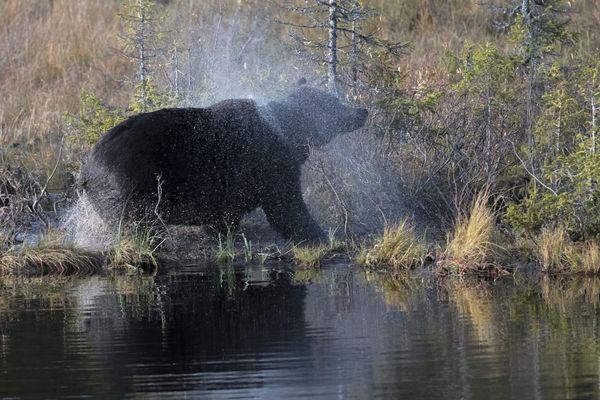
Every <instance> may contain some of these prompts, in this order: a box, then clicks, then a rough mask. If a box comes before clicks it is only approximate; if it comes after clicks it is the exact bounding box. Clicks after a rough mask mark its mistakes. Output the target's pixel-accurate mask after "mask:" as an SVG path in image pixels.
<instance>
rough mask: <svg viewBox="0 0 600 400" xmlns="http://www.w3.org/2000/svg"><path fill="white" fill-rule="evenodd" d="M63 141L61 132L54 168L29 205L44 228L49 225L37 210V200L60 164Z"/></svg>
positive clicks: (43, 192)
mask: <svg viewBox="0 0 600 400" xmlns="http://www.w3.org/2000/svg"><path fill="white" fill-rule="evenodd" d="M64 142H65V135H64V134H63V135H62V137H61V138H60V147H59V148H58V157H56V163H54V168H52V172H51V173H50V175H48V178H47V179H46V183H45V184H44V186H43V187H42V188H41V191H40V195H39V196H37V195H35V194H34V200H33V204H32V205H31V210H32V211H33V212H34V213H35V214H36V215H37V216H38V218H39V219H40V220H41V221H42V222H43V223H44V225H46V228H48V227H49V223H48V220H47V219H46V217H44V216H43V214H42V213H41V211H39V210H38V207H39V200H40V199H42V198H43V197H44V195H45V194H46V190H48V185H49V184H50V180H51V179H52V178H53V177H54V175H55V174H56V171H57V170H58V165H59V164H60V160H61V157H62V151H63V144H64Z"/></svg>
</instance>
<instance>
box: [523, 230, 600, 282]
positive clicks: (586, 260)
mask: <svg viewBox="0 0 600 400" xmlns="http://www.w3.org/2000/svg"><path fill="white" fill-rule="evenodd" d="M534 251H535V256H536V259H537V262H538V264H539V266H540V267H541V270H542V272H544V273H546V274H550V275H560V274H585V275H598V274H600V246H599V244H598V242H597V241H596V240H589V241H586V242H583V243H574V242H572V241H571V239H570V238H569V234H568V232H567V230H566V229H565V228H564V227H562V226H559V227H555V228H544V229H542V231H541V233H540V235H539V237H538V240H537V244H536V245H535V246H534Z"/></svg>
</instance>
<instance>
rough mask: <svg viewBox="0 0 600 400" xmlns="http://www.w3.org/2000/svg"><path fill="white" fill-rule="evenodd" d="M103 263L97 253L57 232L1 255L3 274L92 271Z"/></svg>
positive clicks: (66, 273)
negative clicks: (65, 241) (63, 239)
mask: <svg viewBox="0 0 600 400" xmlns="http://www.w3.org/2000/svg"><path fill="white" fill-rule="evenodd" d="M100 266H101V262H100V257H99V256H98V255H97V254H94V253H91V252H88V251H85V250H82V249H78V248H76V247H74V246H72V245H67V244H65V243H63V241H62V240H61V239H60V237H58V236H57V235H55V234H53V233H49V234H46V235H45V236H44V237H43V238H42V239H41V240H40V241H39V242H38V243H37V244H36V245H33V246H23V247H20V248H18V249H17V248H11V249H9V250H7V251H6V252H4V253H2V254H0V273H1V274H2V275H73V274H88V273H92V272H94V271H96V270H97V269H99V268H100Z"/></svg>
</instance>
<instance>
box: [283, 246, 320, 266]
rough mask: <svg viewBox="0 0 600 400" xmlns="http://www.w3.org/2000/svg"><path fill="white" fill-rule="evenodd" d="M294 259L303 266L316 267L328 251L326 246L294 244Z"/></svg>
mask: <svg viewBox="0 0 600 400" xmlns="http://www.w3.org/2000/svg"><path fill="white" fill-rule="evenodd" d="M292 250H293V253H294V260H295V261H296V262H297V263H298V264H300V265H302V266H304V267H317V266H319V265H320V264H321V261H323V258H325V256H326V255H327V253H328V251H329V247H328V246H324V245H319V246H294V248H293V249H292Z"/></svg>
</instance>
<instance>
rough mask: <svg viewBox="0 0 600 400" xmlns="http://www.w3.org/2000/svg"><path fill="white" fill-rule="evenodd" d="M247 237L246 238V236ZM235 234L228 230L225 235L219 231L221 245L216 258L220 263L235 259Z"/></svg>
mask: <svg viewBox="0 0 600 400" xmlns="http://www.w3.org/2000/svg"><path fill="white" fill-rule="evenodd" d="M244 239H245V238H244ZM235 255H236V254H235V234H234V233H233V232H232V231H230V230H227V234H226V235H225V236H224V237H223V235H221V234H220V233H219V245H218V247H217V255H216V260H217V262H219V263H231V262H233V260H235Z"/></svg>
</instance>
